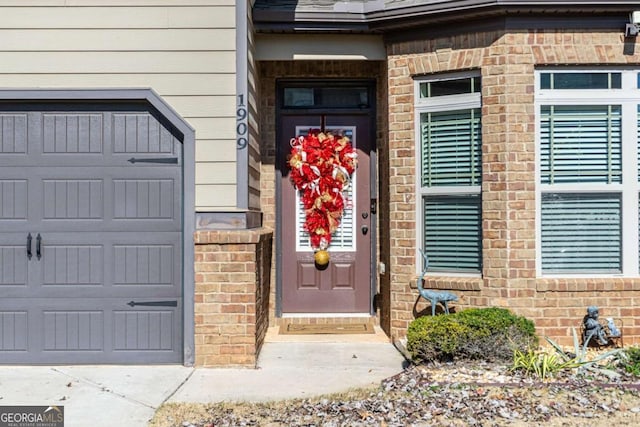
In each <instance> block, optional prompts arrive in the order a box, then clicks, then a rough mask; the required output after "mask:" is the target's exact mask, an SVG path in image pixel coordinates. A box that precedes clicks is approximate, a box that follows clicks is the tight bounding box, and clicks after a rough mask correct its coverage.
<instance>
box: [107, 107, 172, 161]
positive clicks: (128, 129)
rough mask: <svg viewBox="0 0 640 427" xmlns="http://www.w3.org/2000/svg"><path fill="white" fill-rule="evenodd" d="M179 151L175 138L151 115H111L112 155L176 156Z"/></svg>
mask: <svg viewBox="0 0 640 427" xmlns="http://www.w3.org/2000/svg"><path fill="white" fill-rule="evenodd" d="M179 150H180V145H179V143H178V141H176V139H175V137H174V136H173V135H172V134H171V132H169V130H167V129H166V128H165V127H164V126H162V125H161V124H160V122H159V121H158V120H157V119H156V118H155V117H153V116H152V115H150V114H148V113H114V114H113V153H127V154H173V155H177V154H178V152H179Z"/></svg>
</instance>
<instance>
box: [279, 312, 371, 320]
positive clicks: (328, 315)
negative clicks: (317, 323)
mask: <svg viewBox="0 0 640 427" xmlns="http://www.w3.org/2000/svg"><path fill="white" fill-rule="evenodd" d="M280 317H282V318H289V319H297V318H305V319H314V318H322V319H325V318H334V317H341V318H342V317H345V318H346V317H349V318H350V317H354V318H368V317H376V316H374V315H372V314H371V313H282V314H281V315H280Z"/></svg>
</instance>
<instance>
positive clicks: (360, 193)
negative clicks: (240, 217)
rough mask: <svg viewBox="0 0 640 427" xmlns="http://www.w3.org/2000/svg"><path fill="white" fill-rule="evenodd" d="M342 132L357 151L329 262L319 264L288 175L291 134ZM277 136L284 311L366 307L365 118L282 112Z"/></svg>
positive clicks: (368, 141)
mask: <svg viewBox="0 0 640 427" xmlns="http://www.w3.org/2000/svg"><path fill="white" fill-rule="evenodd" d="M323 121H324V128H325V130H326V131H331V132H332V133H334V134H342V135H345V136H347V137H348V138H349V139H350V140H351V143H352V144H353V146H354V147H355V148H356V150H357V153H358V168H357V170H356V172H355V173H354V175H353V179H352V183H351V186H350V187H349V190H348V192H347V194H348V202H347V207H346V209H345V211H344V214H343V217H342V221H341V224H340V227H339V229H338V230H337V231H336V232H335V233H334V234H333V236H332V240H331V245H330V247H329V254H330V257H331V259H330V262H329V265H328V266H327V267H326V268H319V267H318V266H316V264H315V262H314V252H313V250H312V249H311V246H310V244H309V235H308V233H307V232H306V231H304V229H303V227H302V225H303V224H304V219H305V214H304V209H303V208H302V205H301V203H300V198H299V194H298V192H297V191H296V189H295V187H294V185H293V183H292V182H291V180H290V177H289V169H288V166H287V156H288V154H289V152H290V150H291V146H290V139H291V137H293V136H297V135H304V134H306V133H307V132H308V131H309V129H319V128H320V127H321V126H322V124H323V123H322V122H323ZM281 135H283V137H282V138H281V140H279V141H278V144H279V146H278V150H277V151H278V166H279V169H280V171H281V172H282V174H281V175H280V176H281V178H280V179H281V182H280V188H281V191H280V200H279V202H280V212H281V215H280V223H279V224H278V225H279V227H280V230H281V240H280V242H281V244H280V247H279V250H280V251H281V256H280V259H281V265H280V272H281V274H280V277H281V283H282V286H281V290H282V312H283V313H370V310H371V266H370V262H371V261H370V260H371V232H370V230H371V212H370V203H371V199H370V197H371V196H370V163H369V152H370V147H371V138H372V135H371V131H370V121H369V117H368V116H367V115H324V117H323V116H321V115H319V114H317V115H305V114H300V115H283V116H281Z"/></svg>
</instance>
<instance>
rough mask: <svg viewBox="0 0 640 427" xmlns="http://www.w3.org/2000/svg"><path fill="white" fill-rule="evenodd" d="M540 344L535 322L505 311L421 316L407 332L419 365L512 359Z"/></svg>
mask: <svg viewBox="0 0 640 427" xmlns="http://www.w3.org/2000/svg"><path fill="white" fill-rule="evenodd" d="M537 345H538V338H537V337H536V335H535V328H534V326H533V322H531V321H530V320H528V319H526V318H524V317H521V316H516V315H514V314H513V313H511V312H510V311H509V310H506V309H503V308H476V309H468V310H464V311H461V312H459V313H455V314H449V315H443V316H425V317H420V318H418V319H416V320H414V321H413V322H411V324H410V325H409V329H408V331H407V350H408V351H409V352H410V353H411V356H412V358H413V360H414V361H416V362H425V361H433V360H440V361H442V360H454V359H477V360H488V361H493V360H509V358H510V357H511V356H512V355H513V351H514V348H517V349H520V350H522V351H527V350H528V349H529V348H535V347H537Z"/></svg>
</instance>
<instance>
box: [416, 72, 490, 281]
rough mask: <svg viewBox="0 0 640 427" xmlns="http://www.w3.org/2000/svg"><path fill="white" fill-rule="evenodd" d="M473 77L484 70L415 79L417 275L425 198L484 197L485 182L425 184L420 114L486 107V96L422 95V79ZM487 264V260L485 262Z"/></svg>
mask: <svg viewBox="0 0 640 427" xmlns="http://www.w3.org/2000/svg"><path fill="white" fill-rule="evenodd" d="M470 77H480V71H464V72H457V73H450V74H445V75H439V76H433V77H416V78H415V79H414V123H415V126H414V128H415V129H414V141H415V157H414V158H415V159H416V161H415V168H416V169H415V170H416V173H415V182H414V183H415V186H416V187H415V188H416V195H417V197H416V200H415V207H416V210H415V218H416V248H415V257H416V260H417V262H416V275H419V274H422V254H421V253H420V249H422V237H423V234H424V229H423V228H424V227H423V218H424V212H423V209H424V207H423V205H424V203H423V202H422V199H423V197H424V196H426V195H454V194H479V195H480V197H482V191H481V190H482V186H481V185H472V186H468V187H462V186H442V187H432V188H423V187H422V152H421V146H422V132H421V126H420V123H421V122H420V115H421V114H423V113H434V112H443V111H456V110H470V109H472V108H482V97H481V94H480V93H468V94H460V95H445V96H434V97H431V98H421V97H420V83H425V82H437V81H444V80H458V79H464V78H470ZM481 264H483V263H481ZM426 275H427V276H447V277H461V278H464V277H482V273H481V272H480V273H462V272H444V271H438V272H427V274H426Z"/></svg>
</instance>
